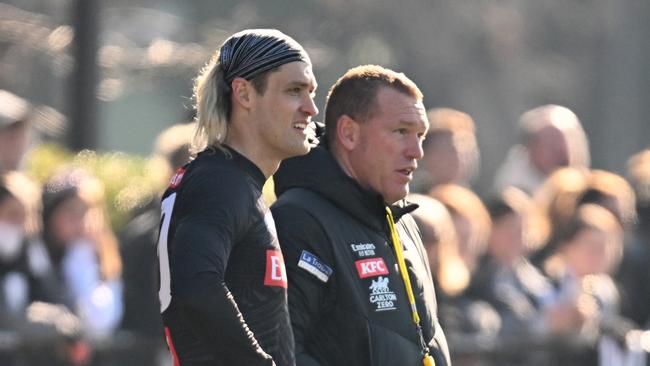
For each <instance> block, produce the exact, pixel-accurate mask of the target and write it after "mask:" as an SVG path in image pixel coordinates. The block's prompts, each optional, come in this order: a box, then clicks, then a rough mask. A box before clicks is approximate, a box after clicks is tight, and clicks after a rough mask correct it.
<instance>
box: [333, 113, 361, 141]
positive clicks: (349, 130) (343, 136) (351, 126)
mask: <svg viewBox="0 0 650 366" xmlns="http://www.w3.org/2000/svg"><path fill="white" fill-rule="evenodd" d="M359 133H360V126H359V122H357V121H355V120H354V118H352V117H350V116H348V115H347V114H344V115H342V116H341V117H339V119H338V120H337V123H336V139H337V142H338V143H339V144H340V145H341V146H342V147H343V148H344V149H346V150H354V148H355V147H356V146H357V144H358V143H359Z"/></svg>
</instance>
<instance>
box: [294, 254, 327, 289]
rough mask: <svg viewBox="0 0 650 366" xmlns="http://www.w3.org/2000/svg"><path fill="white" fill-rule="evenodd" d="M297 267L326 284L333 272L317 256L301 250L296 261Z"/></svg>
mask: <svg viewBox="0 0 650 366" xmlns="http://www.w3.org/2000/svg"><path fill="white" fill-rule="evenodd" d="M298 267H300V268H302V269H304V270H305V271H307V272H309V273H311V274H313V275H314V276H316V278H318V279H319V280H321V281H323V282H327V281H328V280H329V279H330V276H331V275H332V273H333V272H334V271H332V269H331V268H330V267H329V266H327V265H326V264H325V263H323V261H322V260H321V259H320V258H318V257H317V256H315V255H313V254H311V253H310V252H308V251H306V250H303V251H302V253H301V254H300V260H299V261H298Z"/></svg>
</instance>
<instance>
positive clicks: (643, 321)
mask: <svg viewBox="0 0 650 366" xmlns="http://www.w3.org/2000/svg"><path fill="white" fill-rule="evenodd" d="M627 175H628V178H629V180H630V183H631V186H632V187H633V189H634V192H635V196H636V211H637V218H638V222H637V225H636V227H634V229H633V230H630V231H629V232H628V234H629V235H628V236H627V237H626V241H625V247H624V251H623V260H622V263H621V266H620V267H619V270H618V272H617V274H616V279H617V282H618V283H619V286H620V290H621V298H622V302H621V303H622V313H623V315H624V316H626V317H628V318H629V319H631V320H633V321H634V322H635V323H636V325H637V326H638V327H644V328H646V329H647V328H648V327H650V286H648V283H650V150H644V151H641V152H639V153H638V154H636V155H634V156H633V157H631V158H630V159H629V160H628V163H627ZM612 190H617V187H612ZM628 216H630V215H628Z"/></svg>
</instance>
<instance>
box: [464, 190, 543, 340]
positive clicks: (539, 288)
mask: <svg viewBox="0 0 650 366" xmlns="http://www.w3.org/2000/svg"><path fill="white" fill-rule="evenodd" d="M536 208H537V207H536V206H535V205H534V202H533V201H532V200H531V199H530V198H529V197H528V196H527V195H526V194H525V193H524V192H523V191H521V190H518V189H516V188H514V187H511V188H508V189H506V190H505V191H504V192H503V193H502V194H501V195H499V196H498V198H496V199H494V200H492V201H491V202H490V203H489V204H488V209H489V212H490V217H491V219H492V231H491V234H490V238H489V240H488V251H487V254H486V255H485V256H484V257H483V258H482V259H481V263H480V267H479V270H478V271H477V274H476V276H475V277H474V280H473V282H472V291H473V292H474V293H475V294H476V295H477V296H479V297H480V298H482V299H485V300H487V301H488V302H489V303H490V304H492V305H493V306H495V308H496V309H497V311H498V312H499V315H500V316H501V318H502V321H503V327H502V333H503V334H504V335H510V336H513V335H514V336H516V335H517V334H521V333H529V332H530V333H533V332H538V333H539V332H541V331H545V330H546V327H547V321H546V319H545V314H544V312H545V311H547V310H548V311H549V315H551V312H550V309H547V307H548V305H550V303H551V302H552V299H553V288H552V286H551V284H550V283H549V282H548V281H547V280H546V278H545V277H544V275H543V274H542V273H540V272H539V271H538V270H537V268H536V267H535V266H533V265H532V264H531V263H530V262H529V261H528V254H529V253H530V252H531V251H532V250H533V249H534V248H535V247H537V246H539V245H540V244H541V243H542V242H543V241H544V240H545V237H544V236H545V233H546V232H547V231H548V229H547V223H546V221H545V220H544V218H543V217H542V215H541V214H540V213H539V211H538V210H537V209H536Z"/></svg>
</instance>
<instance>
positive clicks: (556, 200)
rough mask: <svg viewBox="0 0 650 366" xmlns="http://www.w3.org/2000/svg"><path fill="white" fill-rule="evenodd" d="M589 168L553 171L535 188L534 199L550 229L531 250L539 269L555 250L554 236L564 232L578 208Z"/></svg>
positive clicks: (567, 168) (587, 179) (533, 259)
mask: <svg viewBox="0 0 650 366" xmlns="http://www.w3.org/2000/svg"><path fill="white" fill-rule="evenodd" d="M588 184H589V171H588V170H586V169H578V168H573V167H565V168H560V169H558V170H556V171H555V172H554V173H553V174H551V176H550V177H548V179H547V180H546V181H545V182H544V184H543V185H542V186H541V187H540V188H539V189H538V190H537V192H536V194H535V196H534V200H535V202H536V203H537V205H538V207H539V209H540V210H541V211H542V213H543V215H544V216H545V217H546V218H548V220H549V224H550V232H549V235H548V239H547V240H546V243H544V244H543V245H541V246H540V247H539V248H537V250H535V251H534V253H531V256H530V257H531V261H532V262H533V264H535V265H536V266H538V267H540V268H541V264H542V262H544V260H545V259H546V258H547V257H548V256H549V255H550V253H551V252H553V251H554V250H555V246H556V245H557V240H558V236H559V235H561V233H562V232H564V231H565V229H566V225H568V223H569V222H570V221H571V219H572V218H573V216H575V212H576V210H577V208H578V201H579V200H580V197H581V196H582V195H583V194H584V192H585V191H586V190H587V188H588Z"/></svg>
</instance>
